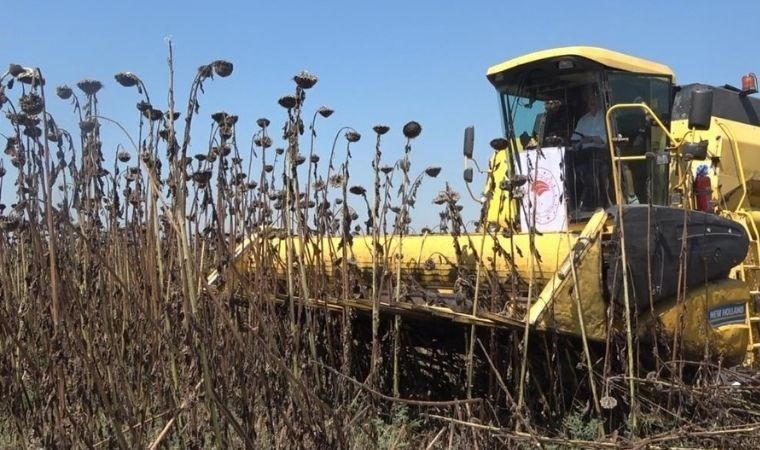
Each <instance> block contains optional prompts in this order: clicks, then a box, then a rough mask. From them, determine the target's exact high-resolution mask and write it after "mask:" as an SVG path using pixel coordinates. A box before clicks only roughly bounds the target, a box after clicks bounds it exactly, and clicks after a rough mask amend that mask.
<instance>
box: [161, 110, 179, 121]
mask: <svg viewBox="0 0 760 450" xmlns="http://www.w3.org/2000/svg"><path fill="white" fill-rule="evenodd" d="M180 115H181V113H178V112H177V111H166V112H165V113H164V118H165V119H166V120H170V121H175V120H177V119H179V116H180Z"/></svg>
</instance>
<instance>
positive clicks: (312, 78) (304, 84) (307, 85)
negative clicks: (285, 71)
mask: <svg viewBox="0 0 760 450" xmlns="http://www.w3.org/2000/svg"><path fill="white" fill-rule="evenodd" d="M293 81H295V82H296V85H298V87H300V88H301V89H311V88H313V87H314V85H315V84H317V81H319V78H318V77H317V76H316V75H314V74H313V73H309V72H308V71H306V70H303V71H301V72H300V73H298V74H296V76H294V77H293Z"/></svg>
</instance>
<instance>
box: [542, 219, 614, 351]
mask: <svg viewBox="0 0 760 450" xmlns="http://www.w3.org/2000/svg"><path fill="white" fill-rule="evenodd" d="M606 222H607V213H606V212H604V211H601V210H600V211H597V212H596V213H595V214H594V215H593V216H592V217H591V219H590V220H589V222H588V224H587V225H586V228H584V230H583V232H582V233H581V236H580V238H579V239H578V240H577V242H576V244H575V245H574V246H573V247H574V249H575V250H574V251H573V253H572V254H570V253H568V255H567V256H566V258H565V260H564V261H563V263H562V265H561V266H560V268H559V270H558V271H557V273H556V274H555V275H554V277H552V279H551V280H549V282H548V283H547V284H546V286H545V287H544V290H543V291H542V292H541V294H540V295H539V296H538V298H537V299H536V301H535V303H534V304H533V306H532V307H531V309H530V314H529V318H528V319H529V321H530V323H531V324H536V325H537V326H538V327H539V328H541V329H556V330H557V331H559V332H561V333H569V334H574V335H577V336H579V335H581V326H580V318H579V317H578V304H577V303H576V302H580V310H581V314H583V321H584V325H585V327H586V336H587V337H588V338H589V339H591V340H599V341H601V340H604V339H605V336H606V327H605V322H606V311H607V305H606V304H605V302H604V295H603V294H604V293H603V292H602V290H603V286H602V277H601V267H602V255H601V254H602V250H601V248H602V247H601V239H600V236H601V233H602V231H603V229H604V224H605V223H606ZM572 264H575V276H574V275H573V267H572ZM576 281H577V283H576Z"/></svg>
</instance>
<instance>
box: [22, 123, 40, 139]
mask: <svg viewBox="0 0 760 450" xmlns="http://www.w3.org/2000/svg"><path fill="white" fill-rule="evenodd" d="M24 136H28V137H30V138H32V139H37V138H38V137H40V136H42V129H41V128H40V127H36V126H35V127H26V128H24Z"/></svg>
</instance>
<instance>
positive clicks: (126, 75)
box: [114, 72, 140, 87]
mask: <svg viewBox="0 0 760 450" xmlns="http://www.w3.org/2000/svg"><path fill="white" fill-rule="evenodd" d="M114 78H115V79H116V82H117V83H119V84H120V85H122V86H124V87H132V86H137V84H138V83H139V82H140V79H139V78H137V75H135V74H133V73H132V72H119V73H117V74H116V75H114Z"/></svg>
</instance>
